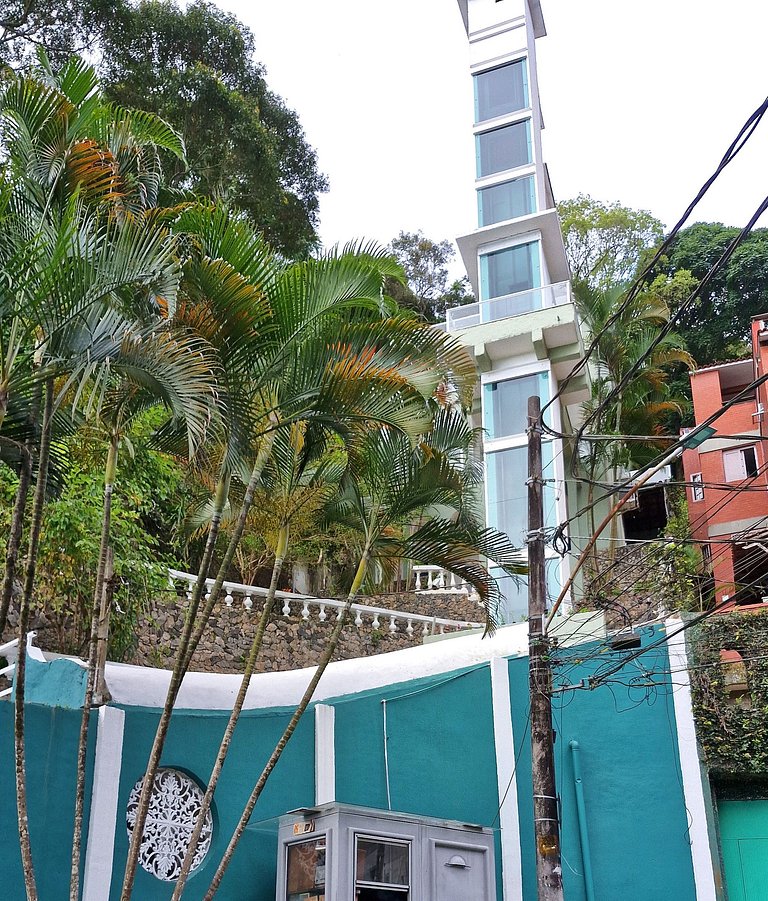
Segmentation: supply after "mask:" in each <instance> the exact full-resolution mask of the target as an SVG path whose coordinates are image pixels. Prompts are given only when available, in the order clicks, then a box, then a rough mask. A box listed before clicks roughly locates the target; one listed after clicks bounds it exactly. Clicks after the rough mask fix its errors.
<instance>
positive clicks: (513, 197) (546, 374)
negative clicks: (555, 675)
mask: <svg viewBox="0 0 768 901" xmlns="http://www.w3.org/2000/svg"><path fill="white" fill-rule="evenodd" d="M459 7H460V10H461V14H462V17H463V19H464V24H465V27H466V31H467V36H468V39H469V47H470V69H471V76H472V79H473V83H474V98H475V118H474V121H475V125H474V140H475V153H476V172H475V191H476V194H477V210H478V214H477V227H476V228H474V229H473V230H472V231H471V232H470V233H468V234H466V235H464V236H462V237H460V238H458V245H459V249H460V251H461V255H462V258H463V261H464V265H465V267H466V269H467V274H468V276H469V280H470V282H471V284H472V288H473V291H474V293H475V297H476V298H477V302H476V303H474V304H469V305H466V306H462V307H457V308H454V309H452V310H449V311H448V315H447V322H446V328H447V330H448V331H449V332H451V333H454V334H457V335H458V336H459V337H460V339H461V340H462V341H463V342H464V343H465V344H466V345H467V346H468V347H469V348H470V349H471V350H472V352H473V354H474V357H475V359H476V361H477V364H478V368H479V370H480V373H481V386H480V397H479V404H478V408H477V415H478V420H479V421H480V422H481V424H482V426H483V428H484V429H485V432H484V446H483V453H484V459H485V467H486V489H485V509H486V519H487V522H488V524H489V525H492V526H495V527H496V528H498V529H501V530H502V531H504V532H506V533H507V534H508V535H509V536H510V538H511V539H512V541H513V542H514V544H515V545H518V546H520V547H523V546H524V539H525V533H526V531H527V522H526V517H527V505H526V497H527V488H526V484H525V482H526V478H527V449H526V447H527V439H526V435H525V426H526V410H527V401H528V397H529V396H530V395H532V394H538V395H539V396H540V397H541V401H542V406H543V405H545V404H546V403H547V402H548V401H549V399H550V398H551V397H553V396H554V394H555V392H556V391H557V389H558V385H559V384H560V382H561V381H562V380H563V379H564V378H565V377H566V376H567V375H568V374H569V373H570V372H571V370H572V368H573V366H574V365H575V363H576V362H578V361H579V360H580V359H581V358H582V356H583V341H582V337H581V332H580V329H579V323H578V319H577V316H576V311H575V308H574V305H573V301H572V296H571V285H570V280H569V278H570V273H569V268H568V262H567V259H566V255H565V248H564V246H563V239H562V234H561V231H560V223H559V220H558V217H557V212H556V210H555V201H554V197H553V194H552V189H551V185H550V182H549V175H548V172H547V168H546V165H545V163H544V161H543V159H542V150H541V132H542V128H543V122H542V116H541V106H540V102H539V91H538V78H537V71H536V40H537V38H540V37H543V36H544V35H545V34H546V31H545V28H544V20H543V17H542V13H541V6H540V3H539V0H459ZM587 396H588V391H587V385H586V381H585V380H584V379H583V378H576V379H573V380H572V382H571V384H569V386H568V392H567V394H565V396H563V397H562V398H560V399H559V400H558V401H557V402H556V403H555V404H554V405H553V406H552V407H551V408H550V410H549V411H548V414H547V416H546V417H545V421H546V422H547V423H548V424H549V425H550V426H552V427H553V429H554V430H555V431H566V432H567V431H568V427H569V424H570V419H571V418H572V416H573V417H575V416H577V415H578V409H579V405H580V404H581V403H582V402H583V401H584V400H585V399H586V398H587ZM563 457H564V454H563V447H562V442H561V441H560V440H559V439H556V438H553V437H552V436H546V437H545V445H544V449H543V459H544V468H545V472H544V477H545V478H546V479H548V480H549V481H548V483H547V487H546V489H545V524H546V525H547V526H554V525H555V524H556V523H558V522H560V521H563V520H564V519H566V518H567V508H568V505H567V496H566V494H567V492H566V485H565V480H566V477H567V473H566V471H565V466H564V464H563ZM547 554H548V557H549V562H548V565H547V570H548V581H549V591H550V593H551V594H554V595H556V594H557V592H558V590H559V585H560V584H562V580H563V578H564V577H565V575H566V573H567V563H566V562H564V561H563V560H561V558H560V557H559V556H558V555H557V553H556V552H555V551H554V550H553V549H551V548H549V549H548V551H547ZM504 593H505V596H506V604H505V609H504V610H503V611H502V618H503V619H505V620H506V621H513V620H518V619H520V618H521V617H522V616H523V615H524V613H525V612H526V609H527V596H526V594H527V591H526V587H525V585H524V584H519V585H515V584H513V583H512V581H511V580H509V579H507V580H504Z"/></svg>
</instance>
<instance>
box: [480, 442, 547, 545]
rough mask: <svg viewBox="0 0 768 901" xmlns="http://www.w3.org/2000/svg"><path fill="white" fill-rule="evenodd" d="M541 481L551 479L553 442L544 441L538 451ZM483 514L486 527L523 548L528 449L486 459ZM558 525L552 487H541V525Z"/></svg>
mask: <svg viewBox="0 0 768 901" xmlns="http://www.w3.org/2000/svg"><path fill="white" fill-rule="evenodd" d="M541 455H542V463H543V467H544V478H545V479H553V478H554V463H553V454H552V442H550V441H545V442H543V444H542V449H541ZM485 471H486V510H487V518H488V525H489V526H493V528H495V529H498V530H499V531H500V532H504V533H505V534H507V535H508V536H509V540H510V541H511V542H512V544H513V545H514V546H515V547H524V545H525V536H526V535H527V533H528V486H527V485H526V484H525V482H526V479H527V478H528V448H527V447H526V446H525V445H520V446H519V447H510V448H507V449H506V450H498V451H491V452H488V453H486V455H485ZM556 522H557V502H556V498H555V490H554V484H553V482H552V481H548V482H547V483H546V485H545V487H544V524H545V525H547V526H553V525H555V523H556Z"/></svg>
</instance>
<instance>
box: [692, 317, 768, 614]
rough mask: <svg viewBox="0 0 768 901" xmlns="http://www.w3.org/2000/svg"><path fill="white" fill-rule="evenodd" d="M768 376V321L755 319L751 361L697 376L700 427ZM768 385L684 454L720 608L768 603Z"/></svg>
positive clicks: (697, 530) (695, 527) (695, 523)
mask: <svg viewBox="0 0 768 901" xmlns="http://www.w3.org/2000/svg"><path fill="white" fill-rule="evenodd" d="M766 373H768V316H766V317H765V318H762V317H761V318H756V319H754V320H753V321H752V357H750V358H749V359H746V360H738V361H737V362H735V363H723V364H721V365H720V366H709V367H707V368H705V369H699V370H697V371H696V372H694V373H692V375H691V389H692V393H693V407H694V414H695V418H696V423H697V424H699V423H702V422H704V421H705V420H707V419H708V417H709V416H711V415H712V414H713V413H715V412H716V411H717V410H719V409H720V407H721V406H722V405H723V404H725V403H727V402H728V401H730V400H733V399H734V398H735V397H737V396H739V395H740V394H741V393H742V392H745V389H747V388H748V387H749V386H750V385H751V384H752V383H753V382H754V381H755V380H757V379H758V378H760V377H761V376H763V375H765V374H766ZM767 416H768V384H762V385H760V386H759V387H758V388H757V389H754V388H752V389H750V390H747V391H746V392H745V393H744V395H743V397H741V398H740V399H739V401H738V402H737V403H735V404H734V405H733V406H732V407H731V408H730V409H729V410H727V411H726V412H725V413H724V414H723V415H722V416H721V417H720V418H718V419H717V420H715V421H714V422H713V423H712V426H713V427H714V428H715V429H716V434H715V435H713V436H712V437H711V438H710V439H708V440H707V441H705V442H704V443H703V444H702V445H701V446H699V447H698V448H696V449H695V450H686V451H685V452H684V453H683V469H684V471H685V480H686V482H687V483H688V487H687V495H688V515H689V519H690V523H691V531H692V534H693V537H694V538H695V539H696V540H698V541H699V542H701V545H700V546H701V548H702V553H703V555H704V560H705V562H706V563H707V564H708V566H709V567H710V569H711V572H712V574H713V577H714V581H715V595H716V599H717V601H718V603H719V602H721V601H722V600H724V599H725V597H726V596H728V597H729V598H732V599H733V602H734V604H739V605H747V604H755V603H761V602H762V599H763V597H768V422H767V421H766V417H767Z"/></svg>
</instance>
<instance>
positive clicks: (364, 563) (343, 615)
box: [203, 545, 370, 901]
mask: <svg viewBox="0 0 768 901" xmlns="http://www.w3.org/2000/svg"><path fill="white" fill-rule="evenodd" d="M369 560H370V548H369V547H368V546H367V545H366V548H365V550H364V551H363V555H362V557H361V558H360V563H359V564H358V567H357V572H356V573H355V579H354V581H353V582H352V587H351V588H350V590H349V595H348V596H347V600H346V603H345V604H344V607H343V608H342V609H341V611H340V613H339V617H338V619H337V621H336V625H335V626H334V629H333V632H332V633H331V636H330V638H329V639H328V644H327V645H326V648H325V650H324V651H323V655H322V657H321V658H320V661H319V663H318V665H317V669H316V670H315V672H314V674H313V676H312V679H311V680H310V682H309V685H308V686H307V689H306V691H305V692H304V695H303V696H302V699H301V701H300V702H299V706H298V707H297V708H296V710H295V711H294V713H293V716H292V717H291V719H290V722H289V723H288V725H287V726H286V727H285V731H284V732H283V734H282V735H281V736H280V740H279V741H278V743H277V745H276V746H275V749H274V751H272V754H271V756H270V758H269V760H268V761H267V763H266V765H265V766H264V769H263V770H262V772H261V775H260V776H259V781H258V782H257V783H256V785H255V786H254V789H253V791H252V792H251V796H250V797H249V798H248V803H247V804H246V805H245V810H243V813H242V816H241V817H240V820H239V821H238V824H237V826H236V827H235V831H234V833H233V834H232V838H230V840H229V844H228V845H227V849H226V851H225V852H224V856H223V857H222V858H221V862H220V863H219V866H218V868H217V870H216V872H215V873H214V876H213V879H212V880H211V884H210V885H209V886H208V891H207V892H206V893H205V896H204V898H203V901H212V899H213V897H214V895H215V894H216V892H217V891H218V889H219V886H220V885H221V880H222V879H223V878H224V874H225V873H226V871H227V868H228V867H229V864H230V863H231V861H232V856H233V855H234V853H235V849H236V848H237V845H238V843H239V841H240V839H241V838H242V835H243V832H245V827H246V826H247V825H248V821H249V820H250V818H251V814H252V813H253V809H254V807H255V806H256V802H257V801H258V800H259V797H260V796H261V793H262V791H263V790H264V786H265V785H266V784H267V780H268V779H269V777H270V775H271V773H272V770H274V768H275V767H276V766H277V762H278V761H279V760H280V757H281V755H282V753H283V750H284V749H285V746H286V745H287V744H288V741H289V740H290V738H291V736H292V735H293V733H294V732H295V731H296V727H297V726H298V724H299V720H300V719H301V718H302V716H303V715H304V711H305V710H306V709H307V707H308V706H309V702H310V701H311V700H312V696H313V695H314V693H315V689H316V688H317V684H318V682H319V681H320V678H321V677H322V675H323V673H324V672H325V670H326V668H327V667H328V664H329V663H330V662H331V659H332V658H333V655H334V652H335V651H336V647H337V645H338V643H339V639H340V638H341V631H342V629H343V628H344V624H345V622H346V619H347V615H348V614H349V609H350V607H351V606H352V604H353V603H354V600H355V598H356V597H357V593H358V592H359V591H360V587H361V585H362V584H363V579H364V578H365V573H366V571H367V569H368V562H369Z"/></svg>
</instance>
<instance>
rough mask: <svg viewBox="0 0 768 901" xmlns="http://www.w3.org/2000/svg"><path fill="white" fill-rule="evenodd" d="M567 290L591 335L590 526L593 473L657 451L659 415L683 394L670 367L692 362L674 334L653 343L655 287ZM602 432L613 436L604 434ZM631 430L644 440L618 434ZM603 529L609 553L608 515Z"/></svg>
mask: <svg viewBox="0 0 768 901" xmlns="http://www.w3.org/2000/svg"><path fill="white" fill-rule="evenodd" d="M575 296H576V304H577V307H578V311H579V315H580V317H581V319H582V321H583V322H584V323H585V324H586V325H587V328H588V330H589V333H590V339H594V338H595V337H597V338H598V343H597V364H596V372H595V377H594V378H593V382H592V397H591V399H590V401H589V402H588V403H587V404H585V405H584V413H585V415H586V417H587V418H588V419H591V420H592V422H593V431H595V432H597V433H598V434H599V435H601V436H602V437H601V439H600V440H599V441H593V442H590V444H589V448H588V451H587V454H586V461H585V462H586V465H587V467H588V471H589V489H588V499H587V505H588V507H589V509H590V516H591V517H592V527H593V528H592V530H593V531H594V505H593V501H594V489H595V485H596V482H597V477H598V474H599V473H600V472H602V471H606V470H608V471H611V472H612V481H613V483H614V484H615V483H616V482H617V481H618V477H619V476H618V473H619V470H620V469H627V468H630V467H632V466H640V465H643V464H644V463H645V462H647V458H648V455H649V454H650V455H654V454H655V453H657V452H658V449H659V447H660V446H663V444H664V435H663V432H664V427H663V417H664V416H665V415H667V414H669V413H670V412H673V411H679V410H680V409H681V407H682V405H683V404H684V403H685V401H684V399H683V398H679V397H675V396H673V395H672V394H671V391H670V388H669V376H670V372H671V371H672V370H673V369H674V368H676V367H679V366H684V367H685V368H686V369H692V368H694V366H695V363H694V360H693V358H692V357H691V355H690V354H689V353H688V351H687V350H686V349H685V341H684V340H683V338H682V336H680V335H678V334H677V333H675V332H669V333H668V334H666V335H665V336H664V337H663V338H662V340H661V341H660V342H658V343H656V339H657V337H658V335H659V331H660V329H661V328H662V327H663V326H664V325H665V324H666V323H667V322H668V321H669V317H670V315H671V313H670V309H669V307H668V306H667V304H666V302H665V301H664V299H663V296H662V291H661V290H659V287H658V286H653V285H652V286H651V287H650V288H649V289H647V290H645V291H642V292H639V293H637V294H636V295H634V296H633V299H632V300H631V302H630V303H628V304H627V303H625V297H626V295H625V289H624V287H623V286H617V287H614V288H609V289H599V288H590V287H588V286H587V285H586V284H584V283H581V284H580V285H579V286H578V288H577V290H576V292H575ZM654 345H655V346H654ZM625 380H627V381H626V385H625V387H624V388H623V389H622V391H621V393H620V394H619V395H618V396H617V397H616V398H614V399H613V400H612V401H611V403H606V401H607V399H608V398H609V396H610V395H611V393H612V392H613V389H614V388H615V387H616V386H617V385H620V384H622V382H624V381H625ZM654 434H658V436H659V437H658V439H654V438H652V437H650V436H653V435H654ZM610 435H615V436H616V437H615V438H614V439H612V440H611V439H610V438H607V437H606V436H610ZM633 435H643V436H648V440H647V441H645V442H638V441H626V440H624V437H623V436H633ZM611 529H612V532H611V552H612V551H613V548H614V545H615V539H616V530H617V522H616V520H615V519H614V520H613V521H612V523H611ZM593 566H594V564H593Z"/></svg>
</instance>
